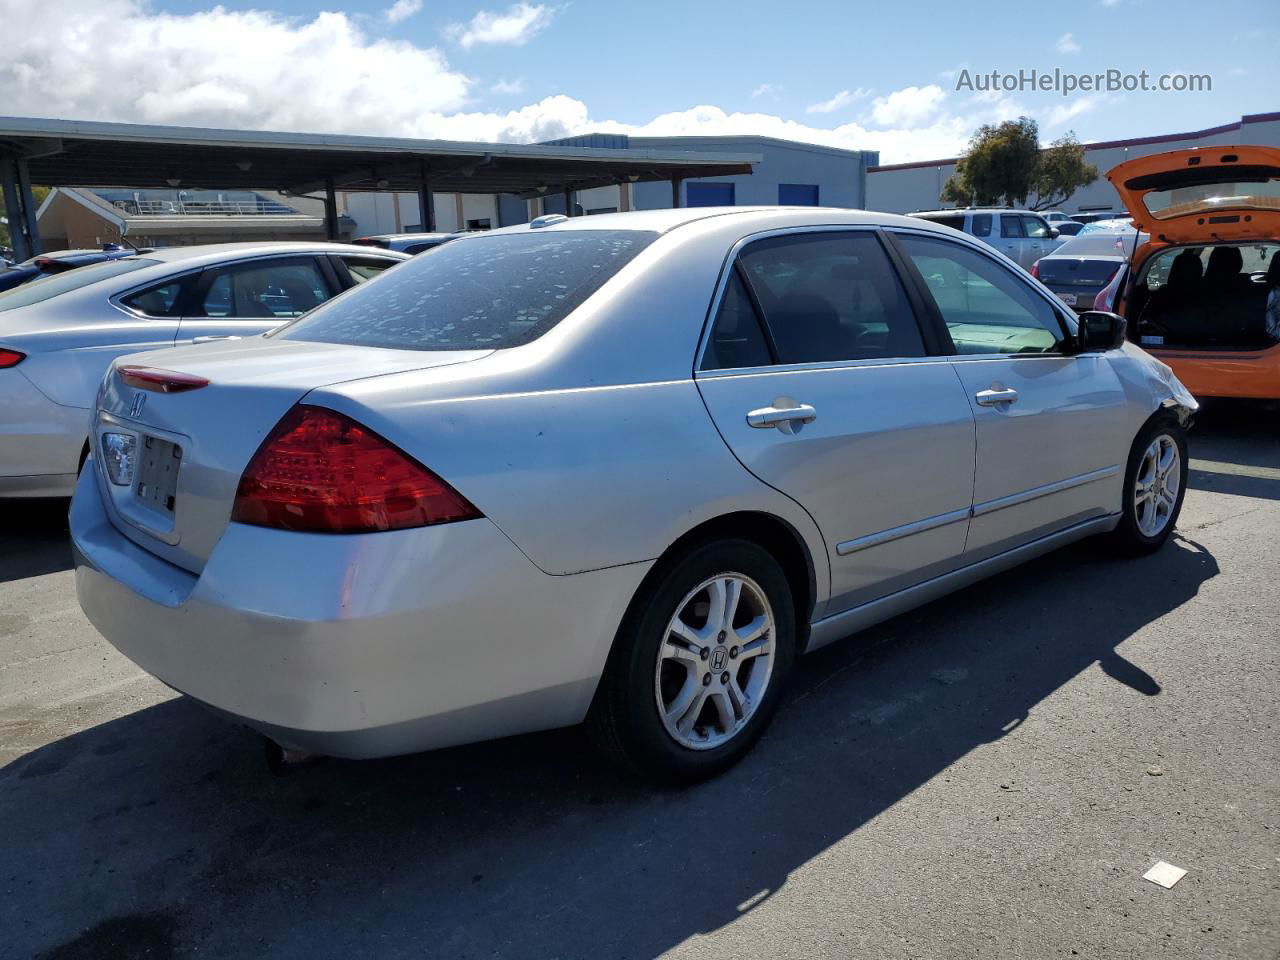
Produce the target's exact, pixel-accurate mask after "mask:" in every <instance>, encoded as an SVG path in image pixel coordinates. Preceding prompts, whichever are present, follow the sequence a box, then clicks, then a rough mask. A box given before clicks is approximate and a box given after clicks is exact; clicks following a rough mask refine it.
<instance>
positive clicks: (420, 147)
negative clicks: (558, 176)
mask: <svg viewBox="0 0 1280 960" xmlns="http://www.w3.org/2000/svg"><path fill="white" fill-rule="evenodd" d="M11 137H18V138H21V137H61V138H63V139H75V140H99V139H104V138H105V139H111V140H117V141H133V142H136V143H159V144H182V145H185V146H210V147H213V146H216V147H256V148H258V149H263V148H266V149H271V148H276V149H282V150H297V149H312V150H317V151H323V150H339V151H346V150H359V151H362V152H368V153H381V152H386V153H405V152H410V153H413V152H422V153H432V154H451V153H456V154H459V155H461V156H472V155H474V154H476V153H481V154H484V153H489V154H493V155H495V156H502V157H511V158H523V159H547V158H556V159H576V160H600V159H601V151H600V149H599V148H593V147H555V146H547V145H544V144H536V143H527V144H525V143H489V142H484V141H469V140H428V139H418V138H410V137H369V136H360V135H355V134H329V133H290V132H286V131H275V130H228V129H222V128H216V127H179V126H167V125H162V124H149V123H116V122H108V121H100V120H58V119H52V118H42V117H3V116H0V138H11ZM628 155H629V156H630V157H631V158H633V159H636V160H642V161H652V162H656V163H673V164H685V165H689V166H714V165H716V164H738V163H758V162H759V160H760V158H759V157H757V156H753V155H744V154H736V153H735V154H709V153H699V152H695V151H672V150H634V149H633V150H629V151H628Z"/></svg>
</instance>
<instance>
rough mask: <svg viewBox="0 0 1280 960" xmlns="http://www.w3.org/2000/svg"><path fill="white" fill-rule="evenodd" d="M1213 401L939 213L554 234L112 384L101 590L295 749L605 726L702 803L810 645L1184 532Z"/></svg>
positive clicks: (120, 365)
mask: <svg viewBox="0 0 1280 960" xmlns="http://www.w3.org/2000/svg"><path fill="white" fill-rule="evenodd" d="M1195 409H1196V403H1195V401H1194V400H1193V399H1192V398H1191V397H1190V396H1189V395H1187V393H1186V391H1185V390H1184V389H1182V387H1181V385H1180V384H1179V383H1178V381H1177V379H1176V378H1175V377H1173V375H1172V374H1171V373H1170V371H1169V368H1168V367H1166V366H1164V365H1163V364H1160V363H1158V362H1156V361H1154V360H1152V359H1151V358H1150V357H1149V356H1148V355H1146V354H1145V353H1143V352H1142V351H1141V350H1139V349H1138V348H1136V347H1133V346H1131V345H1126V344H1125V343H1124V338H1123V321H1121V320H1120V318H1119V317H1116V316H1114V315H1112V314H1100V313H1090V314H1085V315H1084V316H1082V317H1080V318H1076V317H1075V316H1074V315H1073V314H1072V313H1071V311H1070V310H1068V309H1067V308H1066V307H1065V306H1063V304H1062V303H1061V301H1060V300H1058V299H1057V298H1056V297H1055V296H1053V294H1052V293H1050V292H1049V291H1048V290H1046V289H1045V288H1044V287H1043V286H1041V285H1040V284H1039V283H1037V282H1036V281H1035V280H1033V279H1032V278H1031V277H1029V276H1028V275H1027V274H1026V273H1025V272H1024V271H1021V270H1018V269H1016V268H1015V267H1014V266H1013V265H1012V264H1011V263H1009V261H1008V260H1006V259H1005V258H1004V257H1001V256H1000V255H999V254H997V253H996V252H994V251H992V250H991V249H990V248H989V247H987V246H985V245H984V244H981V243H979V242H977V241H975V240H972V239H970V238H968V237H965V236H963V235H961V234H958V233H956V232H955V231H952V230H946V229H944V228H941V227H938V226H936V225H934V224H930V223H927V222H925V221H923V220H914V219H910V218H907V217H898V216H892V215H888V214H874V213H864V212H859V211H851V210H824V209H809V208H704V209H693V210H690V209H677V210H653V211H644V212H637V213H624V214H612V215H609V214H606V215H600V216H593V217H580V218H574V219H565V218H563V217H559V218H556V217H549V218H539V219H538V220H535V221H534V222H533V223H532V224H526V225H523V226H520V227H512V228H507V229H503V230H496V231H492V232H490V233H485V234H476V235H472V236H468V237H464V238H462V239H459V240H454V241H452V242H450V243H448V244H446V245H444V246H442V247H440V248H439V249H438V250H434V251H432V252H431V253H429V254H426V255H424V256H420V257H417V258H415V259H414V260H413V261H411V262H409V263H406V264H404V265H403V266H400V267H397V268H396V269H395V270H392V271H390V272H388V273H387V274H386V275H384V276H383V277H380V278H379V279H377V280H375V281H374V282H372V283H370V284H367V285H366V286H363V287H361V288H359V289H357V290H354V291H352V292H351V293H349V294H347V295H345V296H342V297H340V298H338V299H336V300H334V301H333V302H332V303H329V304H326V305H324V306H322V307H319V308H317V309H316V310H314V311H312V312H311V313H309V314H308V315H307V316H305V317H304V318H302V319H300V320H298V321H296V322H295V323H292V324H290V325H288V326H286V327H284V328H283V329H281V330H278V331H275V332H273V333H271V334H268V335H266V336H263V337H256V338H252V339H246V340H241V341H237V342H235V343H223V344H212V345H210V346H206V347H178V348H175V349H170V350H163V351H158V352H152V353H146V354H141V355H134V356H130V357H124V358H121V359H119V360H117V361H116V362H115V364H114V365H113V367H112V370H111V371H110V372H109V373H108V375H107V376H106V378H105V379H104V380H103V383H102V388H101V392H100V394H99V399H98V403H97V409H96V412H95V414H94V426H93V441H92V443H93V459H92V461H91V463H92V468H91V469H90V468H86V469H85V470H84V472H83V474H82V476H81V478H80V481H79V486H78V489H77V492H76V496H75V500H74V501H73V503H72V509H71V534H72V539H73V542H74V545H75V555H76V564H77V567H76V585H77V590H78V592H79V597H80V603H81V605H82V606H83V608H84V610H85V612H86V613H87V614H88V616H89V619H90V620H91V621H92V622H93V624H94V625H95V626H96V627H97V628H98V629H99V630H101V631H102V633H103V635H104V636H106V637H107V639H109V640H110V641H111V642H112V643H113V644H115V645H116V646H117V647H118V648H119V649H120V650H121V651H123V652H124V653H125V654H126V655H127V656H129V657H130V658H132V659H133V660H134V661H136V662H137V663H138V664H140V665H141V666H142V667H144V668H145V669H147V670H149V671H150V672H152V673H153V674H155V675H156V676H158V677H159V678H160V679H162V680H163V681H164V682H165V683H167V684H169V685H170V686H172V687H174V688H176V689H178V690H181V691H184V692H186V693H188V694H190V695H191V696H192V697H194V698H196V699H197V700H199V701H202V702H203V703H206V704H209V705H211V706H212V707H214V708H216V709H217V710H219V711H220V712H222V713H224V714H226V715H229V716H232V717H235V718H238V719H240V720H243V721H244V722H246V723H249V724H251V725H252V726H254V727H257V728H258V729H259V730H261V731H263V732H264V733H265V734H267V735H268V736H269V737H270V738H272V739H273V740H275V741H277V742H278V743H279V744H282V745H283V746H284V747H287V748H290V749H292V750H298V751H312V752H319V753H329V754H337V755H341V756H346V757H375V756H385V755H389V754H396V753H405V752H411V751H416V750H423V749H427V748H432V747H441V746H446V745H449V744H456V743H463V742H467V741H473V740H479V739H483V738H487V737H498V736H503V735H507V734H515V733H521V732H526V731H531V730H539V729H546V728H550V727H558V726H564V725H569V724H575V723H578V722H580V721H582V720H584V719H590V721H591V725H592V728H593V729H594V730H595V731H596V732H597V734H598V736H599V739H600V741H601V742H602V743H603V744H605V745H606V747H607V748H608V750H609V751H611V752H612V753H613V754H614V755H616V756H617V757H619V758H620V759H621V760H622V761H623V762H624V763H625V764H626V765H628V766H629V767H631V768H633V769H636V770H639V771H641V772H642V773H644V774H646V775H648V776H651V777H654V778H657V779H663V780H691V779H697V778H699V777H705V776H709V775H711V774H714V773H716V772H717V771H719V770H722V769H724V768H725V767H726V766H727V765H728V764H730V763H732V762H734V761H735V760H737V759H738V758H739V757H741V756H742V755H743V753H745V751H746V750H747V749H748V748H749V747H750V746H751V744H752V743H753V741H754V740H755V739H756V738H757V737H758V736H759V735H760V734H761V732H762V731H763V730H764V728H765V726H766V725H767V724H768V722H769V718H770V716H771V714H772V713H773V711H774V709H775V707H776V706H777V704H778V702H779V697H780V695H781V693H782V689H783V687H784V685H785V683H786V680H787V674H788V671H789V670H790V668H791V664H792V659H793V657H794V656H795V655H796V654H799V653H803V652H805V651H807V650H813V649H816V648H818V647H821V646H823V645H825V644H827V643H830V642H831V641H834V640H837V639H839V638H840V637H843V636H845V635H847V634H849V633H852V632H854V631H856V630H858V629H860V628H862V627H865V626H867V625H869V624H872V623H875V622H877V621H879V620H883V619H885V618H887V617H891V616H894V615H895V614H898V613H900V612H902V611H904V610H907V609H909V608H911V607H914V606H917V605H919V604H921V603H924V602H926V601H928V600H930V599H932V598H934V597H937V596H939V595H940V594H943V593H946V592H947V591H950V590H954V589H957V588H959V587H962V586H964V585H966V584H969V583H972V582H973V581H974V580H977V579H979V578H981V577H984V576H987V575H989V574H993V573H996V572H999V571H1001V570H1004V569H1006V568H1008V567H1010V566H1012V565H1014V564H1017V563H1020V562H1022V561H1024V560H1026V559H1028V558H1030V557H1033V556H1036V555H1038V554H1042V553H1044V552H1046V551H1048V550H1052V549H1054V548H1056V547H1058V546H1061V545H1063V544H1066V543H1069V542H1071V541H1074V540H1078V539H1080V538H1082V537H1086V536H1089V535H1093V534H1109V535H1111V536H1112V538H1113V539H1114V542H1115V544H1116V545H1117V546H1118V547H1120V548H1123V549H1125V550H1131V551H1144V550H1152V549H1155V548H1157V547H1159V546H1160V545H1161V544H1162V543H1163V542H1164V541H1165V539H1166V538H1167V537H1168V536H1169V534H1170V532H1171V530H1172V529H1173V525H1174V523H1175V521H1176V518H1177V515H1178V510H1179V508H1180V505H1181V502H1182V496H1183V491H1184V488H1185V482H1186V469H1187V454H1186V441H1185V438H1184V427H1185V423H1186V420H1187V418H1188V417H1189V416H1190V415H1191V413H1192V412H1193V411H1194V410H1195ZM1028 655H1032V654H1028Z"/></svg>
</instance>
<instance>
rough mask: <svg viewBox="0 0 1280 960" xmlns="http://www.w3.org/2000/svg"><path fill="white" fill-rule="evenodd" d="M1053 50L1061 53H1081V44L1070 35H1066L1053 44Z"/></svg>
mask: <svg viewBox="0 0 1280 960" xmlns="http://www.w3.org/2000/svg"><path fill="white" fill-rule="evenodd" d="M1053 49H1055V50H1057V51H1058V52H1059V53H1068V54H1070V53H1079V52H1080V44H1079V43H1077V42H1076V38H1075V37H1074V36H1072V35H1071V34H1069V33H1064V34H1063V35H1062V36H1060V37H1059V38H1058V39H1057V40H1055V41H1054V42H1053Z"/></svg>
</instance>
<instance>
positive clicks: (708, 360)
mask: <svg viewBox="0 0 1280 960" xmlns="http://www.w3.org/2000/svg"><path fill="white" fill-rule="evenodd" d="M771 362H772V358H771V357H770V356H769V345H768V344H767V343H765V339H764V332H763V331H762V330H761V329H760V318H759V316H758V315H757V314H756V308H755V307H753V306H752V305H751V298H750V297H748V296H747V291H746V288H745V287H744V286H743V285H742V279H741V278H740V277H739V276H738V271H737V270H734V271H732V273H731V275H730V277H729V285H728V286H727V287H726V288H725V291H724V298H723V299H722V300H721V301H720V312H719V313H717V314H716V322H715V324H714V325H713V326H712V328H711V340H710V342H709V343H708V344H707V349H706V351H705V352H704V353H703V355H702V369H703V370H729V369H732V368H734V367H762V366H765V365H766V364H769V363H771Z"/></svg>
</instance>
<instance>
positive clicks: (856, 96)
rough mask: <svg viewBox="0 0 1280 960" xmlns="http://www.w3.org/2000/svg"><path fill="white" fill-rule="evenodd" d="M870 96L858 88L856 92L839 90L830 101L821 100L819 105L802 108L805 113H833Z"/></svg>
mask: <svg viewBox="0 0 1280 960" xmlns="http://www.w3.org/2000/svg"><path fill="white" fill-rule="evenodd" d="M869 96H871V91H870V90H866V89H863V88H862V87H859V88H858V89H857V90H854V91H852V92H850V91H849V90H841V91H840V92H839V93H837V94H836V95H835V96H834V97H832V98H831V99H830V100H823V101H822V102H821V103H811V104H809V106H807V107H805V108H804V112H805V113H835V112H836V111H837V110H840V109H842V108H844V107H847V106H849V104H851V103H856V102H857V101H859V100H863V99H865V98H866V97H869Z"/></svg>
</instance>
